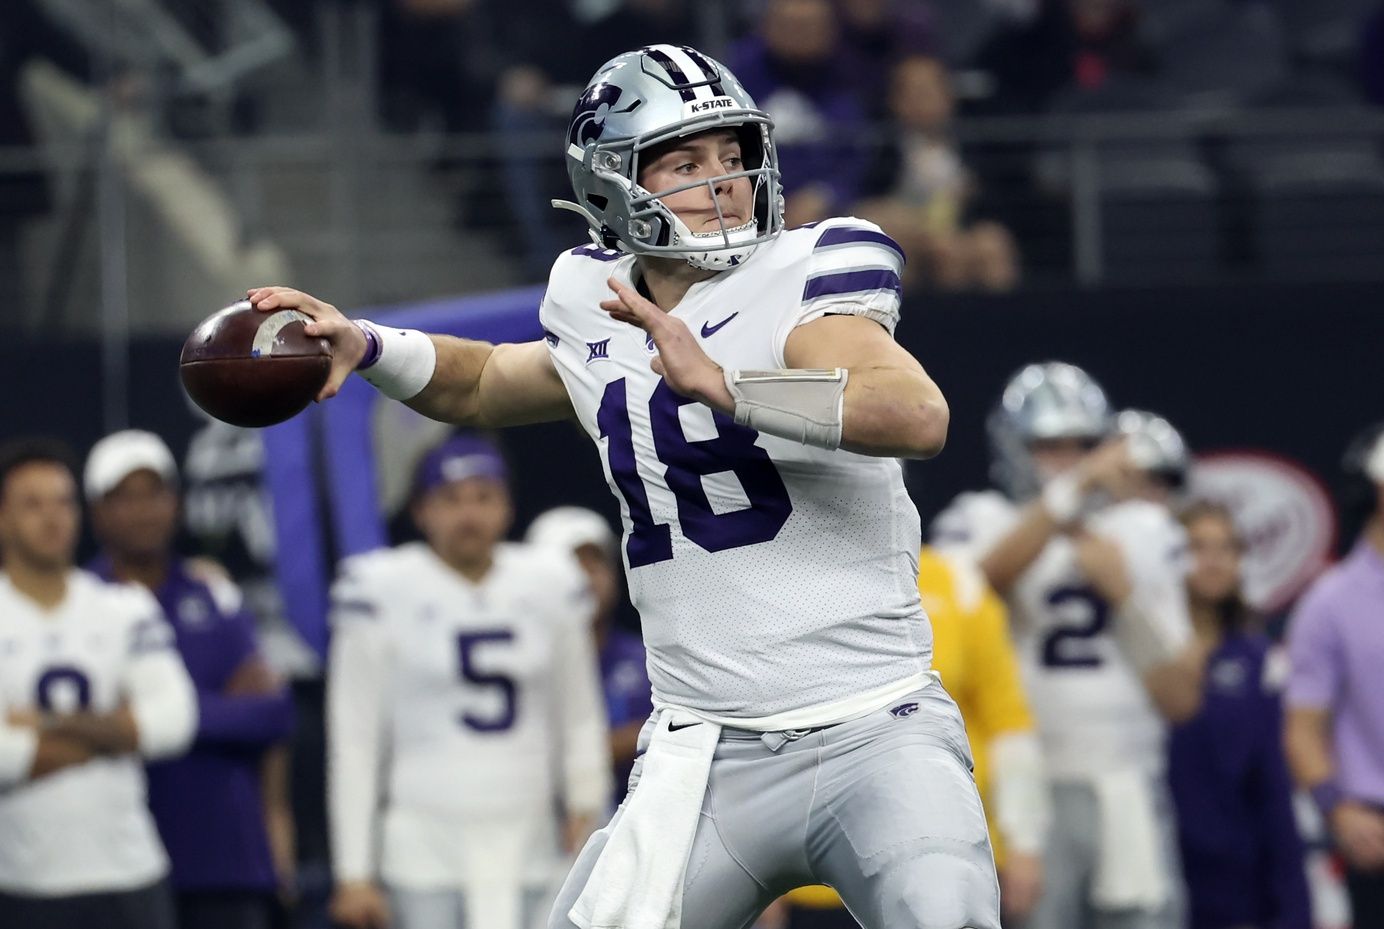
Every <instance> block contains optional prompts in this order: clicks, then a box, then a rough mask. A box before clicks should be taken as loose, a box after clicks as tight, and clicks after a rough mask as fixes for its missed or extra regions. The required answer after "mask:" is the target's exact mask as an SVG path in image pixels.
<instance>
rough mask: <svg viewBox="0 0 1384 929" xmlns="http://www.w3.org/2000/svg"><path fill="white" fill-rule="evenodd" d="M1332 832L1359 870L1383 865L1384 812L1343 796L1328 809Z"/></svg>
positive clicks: (1372, 868) (1348, 859)
mask: <svg viewBox="0 0 1384 929" xmlns="http://www.w3.org/2000/svg"><path fill="white" fill-rule="evenodd" d="M1331 834H1332V836H1333V837H1334V838H1335V839H1336V845H1337V847H1338V848H1340V850H1341V854H1342V855H1344V856H1345V859H1346V861H1347V862H1349V863H1350V865H1351V866H1352V867H1354V868H1357V869H1359V870H1361V871H1377V870H1379V869H1381V868H1384V813H1381V812H1379V811H1378V810H1376V809H1373V808H1371V807H1369V806H1366V805H1365V804H1363V803H1356V802H1355V801H1354V800H1343V801H1341V802H1340V803H1338V804H1337V805H1336V807H1335V809H1333V810H1332V811H1331Z"/></svg>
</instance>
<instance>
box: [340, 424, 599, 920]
mask: <svg viewBox="0 0 1384 929" xmlns="http://www.w3.org/2000/svg"><path fill="white" fill-rule="evenodd" d="M412 515H413V517H414V521H415V522H416V523H417V525H418V528H419V529H420V530H421V532H422V534H423V537H424V539H425V540H426V541H423V542H410V543H407V544H405V545H401V546H399V547H397V548H392V549H386V550H382V551H377V552H371V553H368V554H365V555H359V556H356V557H354V558H351V559H348V560H347V561H345V562H344V563H343V565H342V569H341V576H340V579H339V580H338V581H337V584H336V586H335V588H334V589H333V593H332V619H333V625H334V633H333V638H332V650H331V658H330V665H329V669H328V671H329V673H328V678H327V714H328V715H327V720H328V728H327V737H328V751H329V759H330V762H329V767H328V787H329V803H330V807H329V808H330V813H331V832H332V857H333V860H334V861H335V870H336V875H335V876H336V880H337V890H336V894H335V896H334V899H333V901H332V912H333V915H334V916H335V917H336V919H337V921H338V922H340V923H343V924H345V925H347V926H354V927H360V929H364V927H379V926H382V925H384V922H385V919H386V918H387V916H388V915H389V912H390V910H392V917H393V919H392V921H391V922H390V925H392V926H394V927H395V929H458V927H463V926H464V927H468V929H472V927H474V929H481V927H484V929H518V927H520V926H521V925H522V926H523V927H525V929H528V927H531V926H533V925H535V922H536V919H541V917H542V915H543V914H544V913H546V912H547V908H548V906H549V905H550V904H551V902H552V894H553V890H554V886H555V883H556V881H555V878H556V877H557V876H558V875H557V873H556V872H557V870H558V869H559V868H560V867H561V856H562V851H563V846H565V850H566V851H568V852H575V851H576V850H577V848H579V847H580V846H581V843H583V842H584V841H585V840H586V838H587V836H589V835H590V834H591V832H592V831H593V830H594V829H595V828H596V827H597V826H598V825H600V821H601V820H603V818H604V817H603V814H604V813H605V811H606V809H607V804H608V803H609V799H610V757H609V752H608V750H607V747H608V743H607V735H606V726H605V721H604V720H605V714H604V712H603V709H602V706H601V695H600V684H599V683H598V680H597V670H596V658H595V650H594V648H593V645H592V641H591V634H590V620H591V612H592V603H591V598H590V595H589V591H588V584H587V581H586V577H585V575H584V574H583V573H582V572H581V570H580V568H579V567H578V566H577V564H576V562H575V560H574V559H572V557H571V556H570V555H567V554H565V553H558V552H552V551H549V550H547V549H544V548H539V547H536V546H528V545H510V544H506V543H504V542H502V541H501V540H502V539H503V538H504V535H505V532H506V531H507V530H508V529H509V524H510V520H511V518H512V515H513V511H512V508H511V505H510V500H509V491H508V487H507V483H506V472H505V466H504V462H503V460H502V459H501V458H500V455H499V453H498V452H497V451H496V450H495V448H494V446H492V445H491V444H490V443H489V442H487V441H485V440H483V439H480V438H478V437H475V436H458V437H455V438H452V439H449V440H448V441H446V442H444V443H443V444H442V445H440V446H438V447H437V448H435V449H433V450H431V451H430V452H429V453H428V454H427V455H425V456H424V457H423V459H422V461H421V462H420V464H419V467H418V471H417V476H416V478H415V481H414V485H413V507H412ZM559 808H561V809H562V810H563V812H564V813H565V820H563V821H562V822H559V821H558V820H557V818H556V817H555V815H554V814H555V812H556V810H557V809H559ZM377 848H378V849H379V853H378V856H377V855H376V851H375V850H376V849H377ZM377 882H382V883H383V884H384V885H385V887H386V888H387V889H388V891H389V894H390V899H389V900H388V903H386V901H385V899H384V897H383V895H382V894H381V892H380V889H379V884H378V883H377ZM526 911H527V913H528V915H527V916H525V915H524V914H525V912H526Z"/></svg>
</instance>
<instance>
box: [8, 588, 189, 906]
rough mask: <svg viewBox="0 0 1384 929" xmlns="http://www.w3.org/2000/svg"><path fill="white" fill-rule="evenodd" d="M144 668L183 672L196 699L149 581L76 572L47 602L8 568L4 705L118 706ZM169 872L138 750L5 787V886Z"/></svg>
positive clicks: (27, 889) (118, 881)
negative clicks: (17, 585) (15, 580)
mask: <svg viewBox="0 0 1384 929" xmlns="http://www.w3.org/2000/svg"><path fill="white" fill-rule="evenodd" d="M141 675H156V676H169V677H176V678H177V679H178V681H179V685H180V686H185V688H186V689H185V691H184V692H183V695H180V698H183V697H185V698H186V699H191V694H192V687H191V684H190V682H187V672H186V671H185V670H184V669H183V665H182V659H181V658H180V657H179V656H178V653H177V651H176V650H175V649H174V648H173V633H172V630H171V629H170V628H169V626H168V625H167V623H166V622H165V621H164V618H163V611H162V610H161V609H160V608H159V605H158V602H157V601H155V600H154V598H153V597H152V596H151V595H150V594H149V593H148V592H147V591H145V590H144V589H142V588H138V587H135V586H132V585H125V584H118V585H117V584H106V583H104V582H103V581H101V580H100V579H99V578H97V577H95V576H94V575H91V574H88V573H87V572H85V571H72V572H71V573H70V574H69V575H68V588H67V596H66V598H65V599H64V600H63V602H62V604H61V605H59V606H58V607H57V608H56V609H54V610H52V611H47V612H45V611H43V610H42V609H40V608H39V606H38V605H37V604H35V603H34V601H33V600H31V599H29V598H28V597H27V596H24V595H23V594H20V593H19V592H17V591H16V590H15V589H14V588H13V587H12V586H11V585H10V581H9V578H8V577H7V576H5V575H3V574H0V716H3V715H4V713H6V712H8V711H10V710H36V709H40V710H51V711H53V712H59V713H64V712H75V711H78V710H91V711H93V712H97V713H109V712H113V711H115V710H116V709H118V708H119V706H120V705H121V703H123V702H131V703H133V702H134V700H133V698H132V691H133V690H135V689H137V688H138V687H139V683H138V682H137V680H136V679H137V678H139V677H140V676H141ZM137 715H138V714H137ZM193 718H195V715H194V717H193ZM191 734H192V733H191V729H190V728H189V730H188V732H187V733H186V735H187V737H188V738H190V737H191ZM167 871H168V859H167V857H166V856H165V854H164V850H163V845H162V843H161V842H160V841H159V837H158V832H157V831H156V829H155V826H154V822H153V818H152V817H151V816H150V814H149V810H148V806H147V801H146V794H145V781H144V762H143V760H142V759H141V758H139V757H138V756H135V755H125V756H121V757H116V758H99V759H96V760H93V761H89V762H87V763H85V764H82V765H77V766H74V767H70V768H66V769H64V770H62V771H58V772H56V773H54V774H51V775H49V776H47V777H44V778H41V779H39V780H37V781H33V782H19V783H13V784H9V785H7V786H5V787H4V788H3V789H0V890H3V891H6V892H10V893H20V894H26V895H33V896H62V895H70V894H80V893H95V892H105V891H121V890H132V889H135V888H138V887H141V886H144V885H147V884H150V883H152V882H154V881H156V880H158V879H159V878H160V877H162V876H163V875H164V874H166V873H167Z"/></svg>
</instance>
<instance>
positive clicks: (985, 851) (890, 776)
mask: <svg viewBox="0 0 1384 929" xmlns="http://www.w3.org/2000/svg"><path fill="white" fill-rule="evenodd" d="M649 730H650V727H649V726H646V727H645V731H644V734H643V735H642V736H641V739H640V747H641V752H642V750H643V748H644V747H646V746H647V742H648V733H649ZM639 772H640V765H639V763H638V762H636V764H635V769H634V773H633V775H632V776H631V778H630V785H631V790H632V791H633V790H636V789H638V788H637V784H638V779H639ZM621 813H622V811H617V812H616V814H615V818H614V819H612V820H611V823H610V825H607V826H606V828H605V829H603V830H601V831H600V832H598V833H596V834H595V835H594V836H592V838H591V841H590V842H588V843H587V845H586V847H585V848H584V849H582V852H581V855H580V856H578V858H577V861H576V864H575V865H574V866H573V868H572V873H571V874H570V875H568V877H567V881H566V883H565V884H564V885H563V888H562V890H561V892H560V893H559V894H558V897H557V903H556V905H555V907H554V909H553V914H552V916H551V917H550V919H549V922H548V926H549V929H573V925H574V924H573V923H572V921H571V920H570V919H569V918H568V916H567V913H568V911H569V910H570V909H571V908H572V904H573V903H575V902H576V899H577V897H578V896H580V895H581V891H582V888H583V887H585V885H586V880H587V877H588V876H589V875H590V874H591V870H592V868H593V867H594V866H595V863H596V859H597V858H598V857H599V856H600V852H601V849H602V848H603V847H604V846H605V841H606V837H607V835H608V834H609V832H610V830H611V829H612V828H613V827H614V825H615V823H617V822H618V821H619V818H620V816H621ZM804 884H830V885H832V886H833V887H835V888H836V890H837V892H838V893H840V895H841V898H842V900H844V901H845V903H846V906H847V907H848V908H849V909H850V911H851V913H852V915H854V916H855V918H856V919H857V920H858V921H859V922H860V923H861V925H863V926H865V927H866V929H999V924H1000V921H999V888H998V885H997V884H996V881H995V864H994V859H993V857H992V855H991V851H990V840H989V837H988V835H987V834H986V828H985V814H984V812H983V811H982V809H981V805H980V796H979V795H978V794H977V792H976V786H975V780H974V778H972V776H971V759H970V750H969V748H968V747H967V742H966V732H965V729H964V727H963V725H962V722H961V714H960V713H959V712H958V711H957V709H956V704H955V703H953V702H952V699H951V697H950V696H948V695H947V693H946V691H945V690H943V689H942V687H941V685H940V684H933V685H929V686H928V687H925V688H924V689H922V690H920V691H917V692H916V693H913V694H910V695H909V696H907V697H905V698H903V699H901V700H898V701H896V702H895V703H894V704H893V705H892V706H891V707H890V708H887V709H884V710H880V711H879V712H876V713H872V714H871V715H869V716H866V717H863V718H861V719H858V720H855V721H853V722H849V723H842V724H841V725H839V726H832V727H830V728H827V729H821V730H818V731H815V732H810V733H808V734H807V735H804V736H801V737H800V738H797V739H792V740H787V741H785V739H784V734H780V733H769V734H768V735H761V734H759V733H754V732H747V731H744V730H733V729H726V730H723V731H722V734H721V740H720V743H719V744H718V745H717V746H716V754H715V757H714V760H713V761H712V764H711V776H710V779H709V782H708V786H707V792H706V797H705V799H704V800H703V803H702V813H701V821H700V823H699V824H698V827H697V833H696V838H695V839H694V840H693V843H692V852H691V855H690V857H689V859H688V865H687V874H686V878H685V883H684V885H683V888H684V889H683V917H682V926H683V929H744V927H747V926H749V925H750V924H752V923H753V922H754V921H755V919H756V918H757V917H758V916H759V914H760V913H761V912H762V911H763V909H764V908H765V907H766V906H768V905H769V903H771V902H772V901H773V900H774V899H775V898H777V897H778V896H780V895H781V894H783V893H785V892H786V891H788V890H791V889H792V888H794V887H799V886H801V885H804Z"/></svg>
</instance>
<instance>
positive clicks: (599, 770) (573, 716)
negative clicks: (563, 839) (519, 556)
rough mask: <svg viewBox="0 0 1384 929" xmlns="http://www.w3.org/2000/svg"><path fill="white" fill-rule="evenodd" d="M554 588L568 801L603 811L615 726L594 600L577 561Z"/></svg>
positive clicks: (576, 808)
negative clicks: (609, 720)
mask: <svg viewBox="0 0 1384 929" xmlns="http://www.w3.org/2000/svg"><path fill="white" fill-rule="evenodd" d="M566 561H571V560H570V559H566ZM554 590H555V593H556V594H557V598H558V601H559V602H558V608H559V610H560V615H559V617H558V622H557V627H558V649H559V654H560V655H561V658H560V659H559V660H558V662H557V671H558V675H559V679H558V681H557V684H558V686H557V688H556V694H555V696H556V698H557V701H558V712H559V714H560V716H559V718H560V719H561V722H562V725H561V730H560V731H561V732H562V734H563V744H562V795H563V805H564V806H565V808H566V809H567V811H568V812H569V813H578V814H598V813H600V812H601V811H602V810H603V809H605V807H606V804H607V802H608V801H609V798H610V794H611V788H612V784H611V762H610V732H609V728H608V726H607V724H606V712H605V704H604V699H603V697H602V693H601V675H600V666H599V663H598V662H597V659H596V645H595V642H594V640H593V638H592V635H591V617H592V614H593V612H594V609H595V602H594V600H593V599H592V594H591V589H590V586H589V584H588V583H587V580H586V575H585V574H584V573H582V570H581V568H580V567H578V566H577V564H576V563H575V562H571V563H570V564H567V563H565V562H564V563H563V564H562V565H561V566H560V568H559V569H558V577H557V578H556V579H555V584H554Z"/></svg>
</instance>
